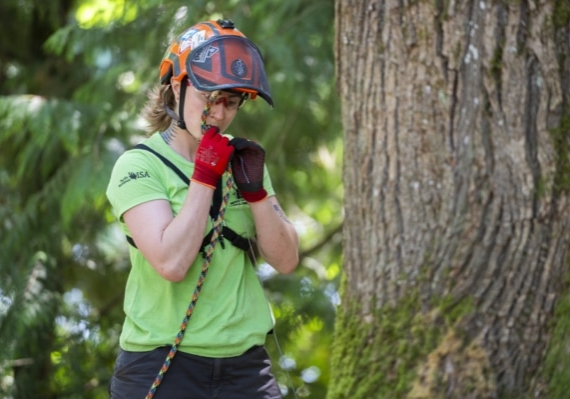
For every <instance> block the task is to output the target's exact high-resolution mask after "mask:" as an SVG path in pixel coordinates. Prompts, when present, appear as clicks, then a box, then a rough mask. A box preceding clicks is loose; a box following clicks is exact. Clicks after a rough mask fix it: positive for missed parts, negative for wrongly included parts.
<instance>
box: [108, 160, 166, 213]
mask: <svg viewBox="0 0 570 399" xmlns="http://www.w3.org/2000/svg"><path fill="white" fill-rule="evenodd" d="M149 155H151V156H154V155H152V154H146V153H143V151H140V150H129V151H126V152H125V153H124V154H123V155H121V156H120V157H119V159H118V160H117V162H116V163H115V166H114V167H113V171H112V173H111V179H110V180H109V185H108V186H107V198H108V199H109V202H110V203H111V206H112V207H113V211H114V213H115V216H116V217H117V219H119V220H120V221H122V216H123V214H124V213H125V212H126V211H128V210H129V209H131V208H133V207H135V206H137V205H139V204H142V203H144V202H148V201H153V200H159V199H165V200H168V195H167V191H166V189H165V186H164V183H163V181H164V180H163V178H162V177H161V171H160V168H158V167H157V166H156V162H152V160H151V159H150V158H149Z"/></svg>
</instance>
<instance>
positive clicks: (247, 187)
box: [230, 138, 267, 202]
mask: <svg viewBox="0 0 570 399" xmlns="http://www.w3.org/2000/svg"><path fill="white" fill-rule="evenodd" d="M230 145H232V146H234V148H235V152H234V156H233V158H232V160H231V164H232V171H233V176H234V181H235V183H236V185H237V186H238V188H239V190H240V191H241V194H242V196H243V198H244V199H245V200H246V201H247V202H257V201H261V200H263V199H265V198H266V197H267V192H266V191H265V189H264V188H263V172H264V165H265V150H264V149H263V147H261V146H260V145H259V144H257V143H256V142H254V141H251V140H246V139H242V138H234V139H232V140H231V141H230Z"/></svg>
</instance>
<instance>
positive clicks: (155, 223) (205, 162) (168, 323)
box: [107, 20, 298, 399]
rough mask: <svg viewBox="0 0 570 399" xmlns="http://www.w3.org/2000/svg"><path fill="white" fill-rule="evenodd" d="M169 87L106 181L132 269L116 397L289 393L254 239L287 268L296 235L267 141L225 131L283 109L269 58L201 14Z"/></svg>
mask: <svg viewBox="0 0 570 399" xmlns="http://www.w3.org/2000/svg"><path fill="white" fill-rule="evenodd" d="M160 81H161V85H160V86H159V88H158V89H155V90H154V91H153V92H152V93H151V95H150V96H149V101H148V103H147V105H146V106H145V108H144V109H143V116H144V117H145V118H146V120H147V121H148V122H149V125H150V129H151V130H152V131H153V132H158V134H152V135H150V136H149V138H147V139H146V140H144V142H143V144H144V147H139V146H137V147H135V149H132V150H129V151H127V152H125V153H124V154H123V155H122V156H121V157H120V158H119V159H118V160H117V163H116V165H115V167H114V169H113V173H112V176H111V179H110V182H109V186H108V189H107V196H108V198H109V201H110V202H111V204H112V206H113V209H114V212H115V214H116V216H117V218H118V219H119V222H120V226H121V228H122V230H123V231H124V233H125V235H126V236H127V239H128V240H129V243H130V244H131V245H130V258H131V263H132V269H131V271H130V274H129V278H128V281H127V286H126V291H125V302H124V311H125V314H126V318H125V322H124V325H123V331H122V333H121V337H120V346H121V350H120V352H119V355H118V357H117V361H116V364H115V370H114V374H113V377H112V380H111V383H110V388H109V389H110V394H111V397H112V398H114V399H119V398H129V399H130V398H141V399H142V398H143V397H144V396H145V395H146V397H147V398H150V397H153V396H154V397H155V398H189V399H190V398H191V399H202V398H203V399H214V398H219V399H241V398H243V399H246V398H247V399H256V398H260V399H261V398H263V399H268V398H280V397H281V395H280V392H279V388H278V386H277V384H276V381H275V379H274V377H273V376H272V374H271V372H270V361H269V358H268V355H267V353H266V351H265V349H264V347H263V345H264V342H265V339H266V335H267V333H268V332H269V331H270V330H271V329H272V328H273V318H272V314H271V310H270V308H269V305H268V303H267V300H266V298H265V295H264V293H263V289H262V287H261V285H260V283H259V280H258V278H257V276H256V274H255V270H254V268H253V267H252V266H253V265H252V258H253V257H252V256H251V249H252V248H251V243H252V242H253V240H254V239H255V241H256V243H257V247H258V249H259V251H260V253H261V255H262V256H263V258H264V259H265V261H267V262H268V263H269V264H270V265H272V266H273V267H274V268H275V269H276V270H277V271H279V272H281V273H291V272H292V271H293V270H294V269H295V268H296V266H297V263H298V238H297V234H296V232H295V229H294V228H293V226H292V225H291V223H289V221H288V220H287V218H286V216H285V214H284V213H283V211H282V210H281V208H280V206H279V203H278V201H277V199H276V197H275V193H274V191H273V188H272V186H271V180H270V177H269V175H268V173H267V169H266V168H265V165H264V160H265V152H264V150H263V148H261V147H260V146H259V145H258V144H256V143H255V142H252V141H249V140H245V139H240V138H234V139H231V138H230V137H228V136H224V135H222V134H223V133H224V132H225V131H226V129H227V128H228V127H229V126H230V124H231V122H232V121H233V119H234V117H235V116H236V114H237V111H238V109H239V107H240V106H241V105H243V103H244V102H245V101H246V100H248V99H255V97H256V96H260V97H262V98H263V99H264V100H266V101H267V102H268V103H269V104H270V105H273V102H272V99H271V94H270V92H269V87H268V84H267V80H266V77H265V71H264V67H263V61H262V58H261V55H260V54H259V51H258V49H257V48H256V47H255V45H254V44H253V43H251V42H250V41H249V40H248V39H247V38H246V37H245V36H244V35H243V34H242V33H241V32H239V31H238V30H237V29H236V28H235V27H234V25H233V23H232V22H231V21H228V20H218V21H207V22H202V23H199V24H197V25H195V26H193V27H191V28H189V29H188V30H186V31H185V32H184V33H182V34H181V35H180V36H179V37H178V38H177V39H176V40H175V41H174V43H172V44H171V45H170V47H169V48H168V50H167V51H166V54H165V56H164V58H163V60H162V62H161V65H160ZM229 166H231V168H229ZM229 169H231V173H230V172H228V170H229ZM186 176H187V177H189V178H190V180H191V182H190V183H189V184H188V180H187V179H186ZM185 180H186V181H185ZM232 181H233V182H232ZM222 217H223V223H222V224H223V229H222V230H221V231H219V232H218V231H217V230H216V229H214V228H213V226H214V225H216V226H222V224H220V220H218V221H217V222H216V219H221V218H222ZM220 228H221V227H220ZM212 250H213V252H212ZM206 273H207V276H206ZM193 293H194V297H193ZM195 297H197V299H198V301H197V302H195V303H194V305H192V304H190V306H189V303H190V302H191V301H190V299H191V298H195ZM188 312H189V313H190V315H191V318H189V316H187V317H186V318H185V315H188ZM183 319H184V320H183ZM181 321H183V323H182V326H183V327H182V328H181ZM185 323H187V324H186V325H184V324H185ZM184 327H185V328H184ZM177 336H178V338H177ZM173 343H174V346H173ZM174 354H176V356H175V357H174ZM161 368H162V369H161ZM159 370H162V371H161V373H159ZM153 382H154V383H153ZM151 385H152V387H151Z"/></svg>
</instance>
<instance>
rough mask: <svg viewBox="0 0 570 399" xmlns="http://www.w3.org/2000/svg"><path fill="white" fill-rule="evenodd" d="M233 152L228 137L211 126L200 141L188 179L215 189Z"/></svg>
mask: <svg viewBox="0 0 570 399" xmlns="http://www.w3.org/2000/svg"><path fill="white" fill-rule="evenodd" d="M233 153H234V147H232V146H231V145H229V140H228V138H227V137H224V136H222V135H221V134H220V129H218V128H217V127H216V126H212V127H211V128H209V129H208V130H206V133H204V136H203V137H202V140H201V141H200V145H199V146H198V150H197V151H196V160H195V161H194V174H193V175H192V178H191V179H190V180H192V181H194V182H196V183H200V184H203V185H205V186H208V187H210V188H212V189H215V188H216V185H217V184H218V181H219V180H220V178H221V177H222V175H223V174H224V171H225V170H226V167H227V166H228V162H229V159H230V158H231V156H232V154H233Z"/></svg>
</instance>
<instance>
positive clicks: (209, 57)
mask: <svg viewBox="0 0 570 399" xmlns="http://www.w3.org/2000/svg"><path fill="white" fill-rule="evenodd" d="M186 77H187V78H189V79H190V81H191V82H192V85H193V86H195V87H196V88H197V89H198V90H202V91H215V90H231V91H238V92H242V93H245V94H247V95H248V96H249V97H250V98H251V99H254V98H255V97H256V96H257V95H259V96H260V97H261V98H263V99H264V100H265V101H267V103H268V104H269V105H270V106H272V107H273V99H272V98H271V93H270V91H269V84H268V83H267V77H266V76H265V68H264V66H263V58H262V57H261V53H260V51H259V49H258V48H257V46H256V45H255V44H253V43H252V42H251V41H250V40H249V39H248V38H247V37H245V35H244V34H243V33H241V32H240V31H239V30H238V29H236V27H235V26H234V23H233V22H232V21H230V20H222V19H219V20H217V21H205V22H200V23H198V24H196V25H194V26H192V27H190V28H188V29H187V30H186V31H184V32H183V33H182V34H181V35H180V36H178V37H177V39H176V40H175V41H174V42H173V43H172V44H171V45H170V46H169V47H168V49H167V50H166V53H165V55H164V57H163V59H162V62H161V63H160V81H161V83H162V84H164V85H168V84H170V80H171V79H174V80H177V81H182V80H183V79H185V78H186Z"/></svg>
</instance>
